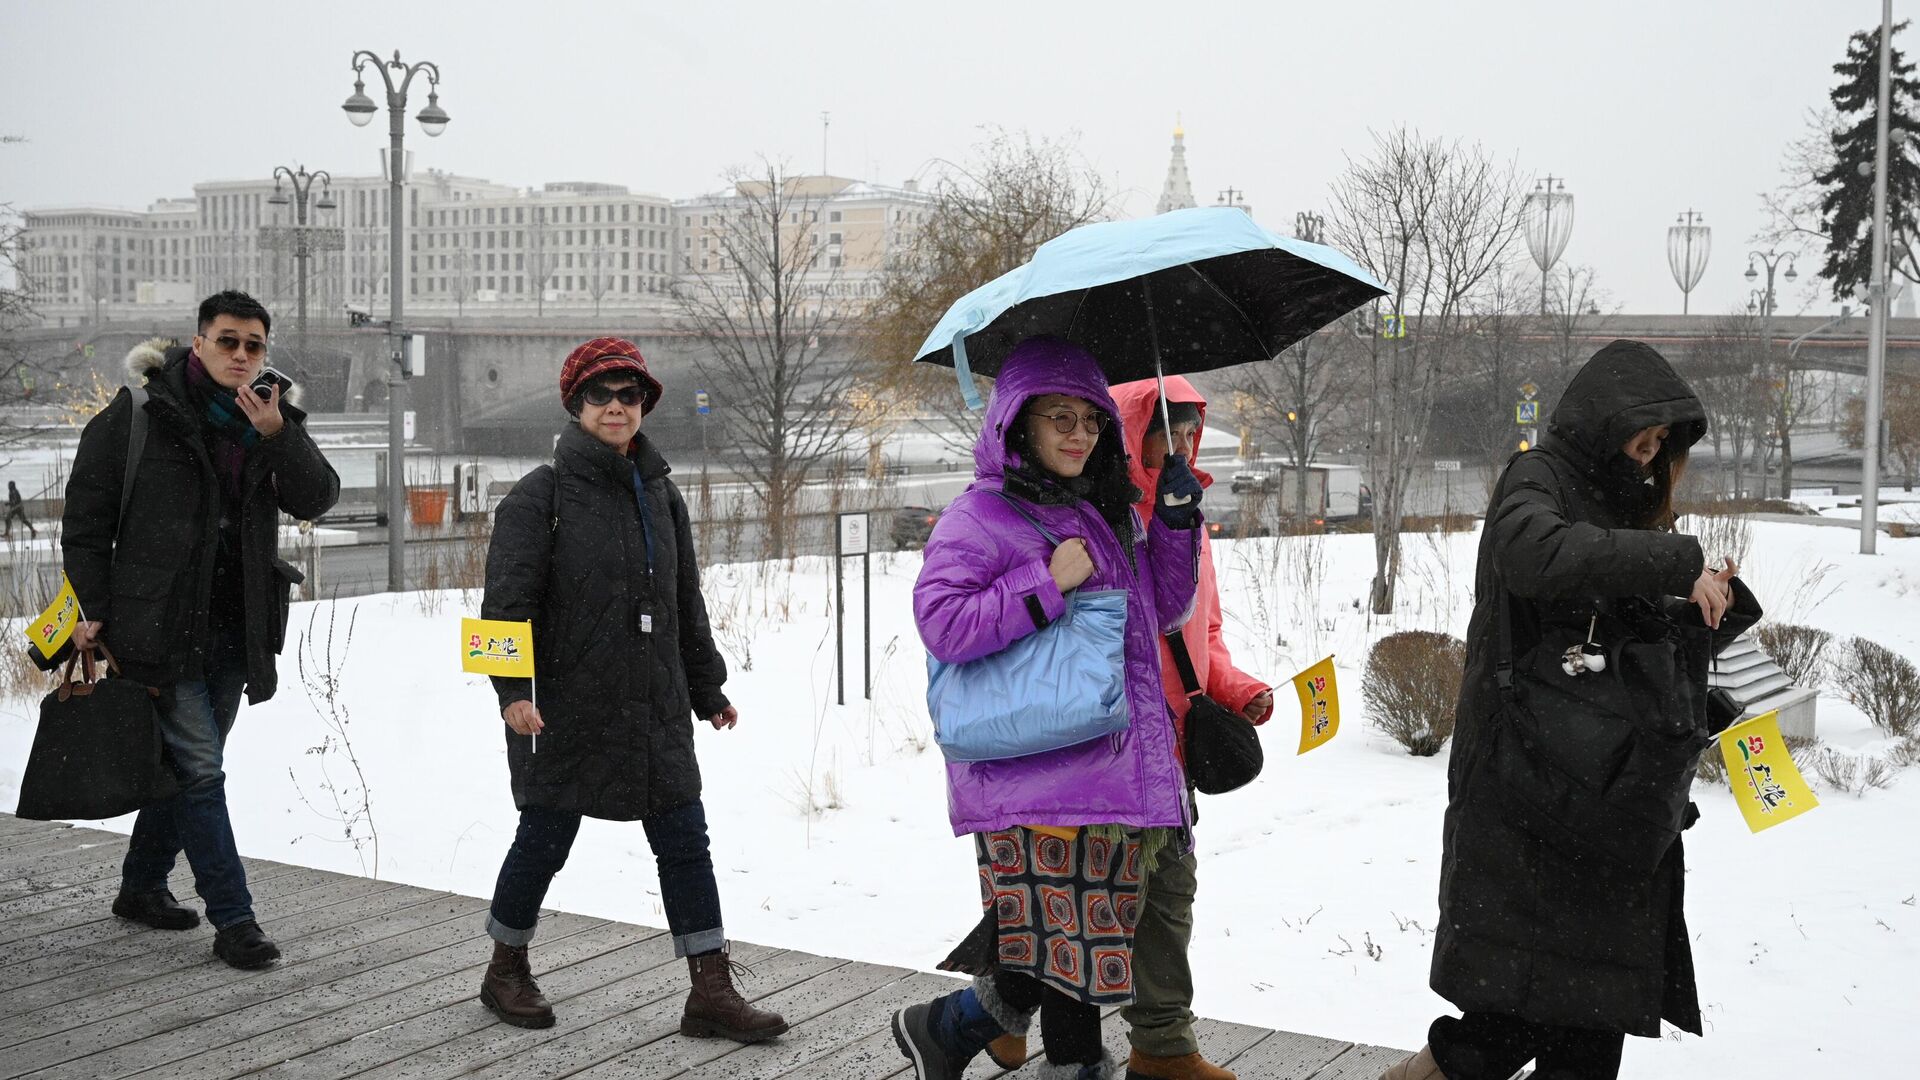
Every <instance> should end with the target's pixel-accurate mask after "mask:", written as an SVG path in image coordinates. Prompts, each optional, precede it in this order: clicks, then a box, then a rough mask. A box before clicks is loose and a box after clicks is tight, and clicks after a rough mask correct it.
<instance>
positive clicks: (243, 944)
mask: <svg viewBox="0 0 1920 1080" xmlns="http://www.w3.org/2000/svg"><path fill="white" fill-rule="evenodd" d="M213 955H215V956H217V957H219V958H220V959H222V960H225V961H226V962H227V966H229V967H237V968H239V969H240V970H242V971H252V970H253V969H255V968H263V967H266V966H267V965H268V964H271V963H273V962H274V961H275V960H278V959H280V947H279V946H278V945H275V944H274V943H273V942H272V941H271V940H270V939H269V938H268V937H267V935H266V934H265V933H263V932H262V931H261V929H260V924H259V923H257V922H254V921H253V920H252V919H248V920H246V921H245V922H237V923H234V924H233V925H232V926H229V927H225V928H223V929H221V930H220V931H218V932H217V933H215V934H214V935H213Z"/></svg>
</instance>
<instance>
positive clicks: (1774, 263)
mask: <svg viewBox="0 0 1920 1080" xmlns="http://www.w3.org/2000/svg"><path fill="white" fill-rule="evenodd" d="M1799 255H1800V253H1799V252H1797V251H1775V250H1774V249H1772V248H1768V249H1767V250H1765V251H1749V252H1747V272H1746V273H1745V274H1743V275H1741V276H1743V277H1745V278H1746V279H1747V281H1748V283H1752V282H1755V281H1758V280H1759V279H1760V267H1762V266H1764V267H1766V270H1767V287H1766V288H1764V289H1751V290H1748V298H1747V311H1748V313H1752V312H1754V311H1755V310H1756V309H1758V311H1759V315H1760V363H1759V368H1760V369H1761V370H1759V371H1755V372H1754V377H1755V378H1756V379H1757V378H1760V377H1761V376H1762V374H1763V373H1764V371H1765V370H1766V369H1767V368H1770V367H1771V366H1772V360H1773V312H1774V309H1775V308H1777V307H1778V306H1779V304H1780V298H1779V296H1778V294H1776V293H1775V292H1774V291H1773V276H1774V274H1775V273H1776V272H1777V271H1778V270H1779V269H1780V265H1781V264H1782V263H1785V264H1786V267H1787V272H1786V273H1785V274H1782V275H1781V276H1782V277H1783V278H1785V279H1786V280H1787V281H1792V280H1794V279H1795V278H1797V277H1799V276H1800V275H1799V274H1798V273H1796V272H1795V271H1794V269H1793V263H1794V260H1795V259H1796V258H1798V257H1799ZM1756 263H1757V264H1759V265H1758V266H1756V265H1755V264H1756ZM1787 364H1788V366H1787V368H1785V369H1782V370H1781V372H1780V380H1779V382H1780V388H1779V394H1780V398H1779V400H1780V401H1782V402H1784V401H1785V400H1786V397H1787V393H1788V392H1789V390H1790V386H1789V384H1790V383H1791V382H1792V380H1793V372H1792V370H1791V367H1792V364H1793V354H1792V353H1788V354H1787ZM1778 413H1779V415H1780V416H1781V417H1784V416H1785V414H1786V407H1785V405H1784V404H1783V405H1782V406H1781V407H1780V409H1779V410H1778ZM1779 437H1780V440H1781V445H1782V447H1783V448H1784V449H1783V452H1782V456H1781V461H1782V464H1781V468H1780V478H1781V481H1782V482H1783V483H1784V482H1786V481H1788V480H1791V479H1792V466H1791V465H1788V464H1786V463H1785V462H1786V455H1788V454H1791V453H1792V452H1793V449H1792V444H1791V442H1789V441H1788V440H1789V436H1788V435H1787V433H1786V431H1785V430H1784V429H1783V430H1782V431H1781V432H1780V436H1779ZM1755 453H1756V455H1757V454H1758V453H1759V451H1758V450H1757V449H1756V451H1755ZM1758 460H1760V461H1763V462H1764V461H1765V460H1766V459H1765V458H1759V459H1758ZM1766 487H1767V477H1766V472H1765V470H1761V473H1760V493H1761V494H1762V495H1764V494H1766ZM1790 494H1791V493H1790V492H1787V491H1782V492H1781V493H1780V497H1781V498H1783V499H1785V498H1788V497H1789V496H1790Z"/></svg>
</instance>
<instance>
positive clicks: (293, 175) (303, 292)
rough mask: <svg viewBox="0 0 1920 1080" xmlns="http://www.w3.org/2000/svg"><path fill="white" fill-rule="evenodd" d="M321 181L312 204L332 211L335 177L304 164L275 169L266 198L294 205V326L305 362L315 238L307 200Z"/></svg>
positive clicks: (270, 202)
mask: <svg viewBox="0 0 1920 1080" xmlns="http://www.w3.org/2000/svg"><path fill="white" fill-rule="evenodd" d="M283 176H284V177H286V180H287V185H288V186H289V187H291V188H293V196H292V197H291V198H289V197H288V196H287V193H286V191H285V190H284V189H283V188H281V186H280V178H281V177H283ZM315 180H318V181H320V197H319V198H318V199H316V200H314V202H313V208H314V209H315V210H332V209H333V208H334V207H335V206H336V205H337V204H336V203H335V202H334V201H333V176H332V175H331V174H329V173H328V172H327V171H326V170H325V169H321V170H319V171H318V172H311V173H310V172H308V171H307V167H306V166H305V165H300V166H296V167H295V168H292V169H289V168H287V167H286V166H285V165H279V166H275V167H274V170H273V194H271V195H269V196H267V202H268V203H269V204H270V205H273V206H286V205H287V204H288V203H292V204H293V208H294V210H293V221H294V235H293V261H294V266H295V267H296V275H297V276H296V281H297V286H296V288H297V289H298V303H299V308H298V321H297V322H296V323H295V325H296V326H297V327H298V328H299V334H300V359H301V360H302V361H303V362H304V361H305V360H306V352H307V260H308V259H310V258H311V257H312V256H313V244H312V236H311V234H310V233H308V231H307V197H308V196H309V195H311V194H312V192H313V182H314V181H315Z"/></svg>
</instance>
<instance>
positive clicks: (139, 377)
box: [126, 338, 303, 408]
mask: <svg viewBox="0 0 1920 1080" xmlns="http://www.w3.org/2000/svg"><path fill="white" fill-rule="evenodd" d="M175 349H180V350H184V349H185V346H182V345H178V344H175V343H174V341H173V340H172V339H170V338H148V339H147V340H146V341H143V342H141V343H140V344H138V345H135V346H134V347H133V348H131V349H129V350H128V351H127V360H126V367H127V385H129V386H145V385H146V383H147V380H148V379H150V378H152V376H153V374H154V372H156V371H159V370H160V369H161V368H163V367H166V366H167V358H168V353H170V352H171V351H173V350H175ZM275 370H276V371H278V370H279V369H278V368H276V369H275ZM280 374H282V375H286V372H284V371H282V372H280ZM287 377H288V379H289V380H290V381H291V380H292V376H290V375H289V376H287ZM302 396H303V395H302V393H301V389H300V384H299V383H298V382H294V383H293V385H291V386H289V387H288V388H287V392H286V394H284V395H283V396H282V398H281V400H283V401H284V402H286V403H287V404H288V405H292V406H294V407H295V408H298V407H299V405H300V399H301V397H302Z"/></svg>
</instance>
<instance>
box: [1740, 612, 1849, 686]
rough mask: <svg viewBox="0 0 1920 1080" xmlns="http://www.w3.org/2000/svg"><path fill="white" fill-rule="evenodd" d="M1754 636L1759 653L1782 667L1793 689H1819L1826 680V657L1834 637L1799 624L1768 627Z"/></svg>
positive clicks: (1763, 625) (1756, 631) (1761, 627)
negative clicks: (1762, 653) (1804, 687)
mask: <svg viewBox="0 0 1920 1080" xmlns="http://www.w3.org/2000/svg"><path fill="white" fill-rule="evenodd" d="M1753 636H1754V640H1756V641H1758V642H1759V643H1760V651H1761V652H1764V653H1766V654H1767V655H1768V656H1769V657H1771V658H1772V659H1773V662H1774V663H1776V664H1779V665H1780V669H1781V670H1782V671H1785V672H1786V673H1787V678H1789V679H1792V680H1793V685H1795V686H1810V687H1817V686H1819V685H1820V683H1821V682H1822V681H1823V680H1824V679H1825V678H1826V668H1827V663H1826V659H1825V654H1826V650H1827V646H1829V645H1831V644H1832V643H1833V635H1832V634H1829V633H1827V632H1826V631H1825V630H1821V629H1819V628H1818V627H1813V626H1800V625H1798V624H1796V623H1765V624H1762V625H1761V626H1760V627H1759V629H1757V630H1755V631H1754V632H1753Z"/></svg>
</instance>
